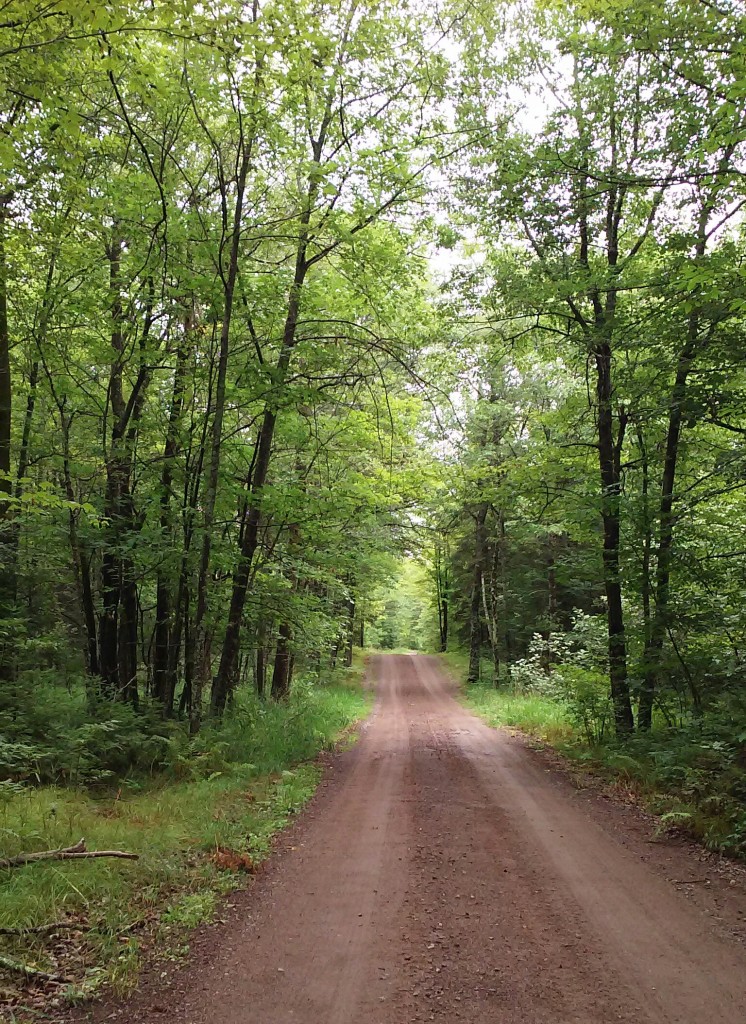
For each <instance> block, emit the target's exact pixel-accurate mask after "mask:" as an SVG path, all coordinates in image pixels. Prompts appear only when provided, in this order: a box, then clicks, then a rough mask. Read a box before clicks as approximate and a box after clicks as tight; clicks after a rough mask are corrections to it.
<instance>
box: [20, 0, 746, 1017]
mask: <svg viewBox="0 0 746 1024" xmlns="http://www.w3.org/2000/svg"><path fill="white" fill-rule="evenodd" d="M745 34H746V7H744V4H743V3H742V2H741V0H631V2H627V0H571V2H569V3H568V2H557V0H513V2H505V3H501V2H498V0H493V2H482V0H477V2H470V3H468V4H467V3H461V2H460V0H442V2H441V0H293V2H290V0H221V2H220V3H217V2H213V0H205V2H203V3H200V4H195V3H192V2H190V0H145V2H120V0H112V2H111V3H107V4H101V3H97V2H96V0H3V2H2V3H1V4H0V97H2V99H1V104H0V888H2V890H3V896H4V898H3V901H2V904H3V905H2V909H0V924H2V925H3V935H4V936H5V937H6V938H5V939H4V940H0V941H2V942H3V946H2V948H1V949H0V970H5V971H7V978H8V985H15V984H17V983H19V974H20V975H21V979H22V980H23V979H24V971H25V972H26V975H25V978H26V980H28V977H29V974H28V972H31V974H33V971H37V973H38V974H39V976H40V977H42V979H43V978H52V979H53V978H54V977H55V976H56V975H57V974H64V975H65V976H69V975H72V976H73V977H74V978H75V979H77V980H76V981H75V985H74V986H73V989H74V991H75V994H76V996H77V997H80V998H82V997H83V995H87V994H90V993H91V992H93V991H94V990H95V989H96V987H97V986H98V985H99V984H101V983H102V978H105V980H106V983H107V984H114V985H115V986H116V985H117V984H118V985H119V986H120V987H121V988H123V989H124V988H126V987H127V985H128V984H130V983H131V974H132V971H133V970H134V968H133V964H134V962H135V961H136V960H137V957H138V955H139V953H138V950H137V949H135V948H134V945H135V944H133V943H129V944H127V943H125V944H124V946H123V945H122V942H121V941H120V940H121V934H122V930H123V929H124V928H125V927H129V926H130V924H131V922H132V920H134V919H136V920H137V921H142V920H145V919H147V918H148V915H152V914H154V913H156V912H157V913H159V914H160V913H162V912H163V910H164V908H167V909H166V910H165V913H166V916H167V917H168V914H170V915H171V920H172V923H175V924H187V925H188V924H190V923H195V922H196V921H198V920H201V919H202V917H203V916H206V915H209V913H210V912H211V908H212V907H213V903H214V900H215V898H216V897H215V893H216V892H217V891H218V889H219V888H220V885H221V884H223V883H222V882H221V881H220V879H219V878H218V881H217V882H216V881H215V878H216V871H215V870H213V873H212V874H209V870H212V869H213V868H214V867H215V865H214V863H212V862H211V863H210V864H208V861H207V860H206V859H204V858H203V859H202V860H200V859H199V857H197V858H196V860H195V853H194V851H195V850H197V851H207V852H208V853H209V851H210V850H212V851H213V861H214V860H215V857H218V859H219V855H221V851H222V855H223V857H224V858H225V857H228V856H229V855H230V856H232V857H234V863H233V867H234V868H235V869H236V870H241V869H242V867H243V869H247V870H248V868H247V863H248V862H249V861H252V860H253V859H258V858H259V857H260V856H261V855H262V852H263V851H264V850H265V849H266V847H267V844H268V842H269V839H268V836H269V835H270V834H271V832H272V831H273V830H276V828H278V827H280V825H281V824H282V823H284V822H285V821H286V820H287V818H288V815H290V814H292V813H293V812H294V810H295V809H296V808H297V807H298V806H300V804H301V803H302V802H303V801H304V800H305V799H307V797H308V795H310V793H311V792H312V791H313V789H314V786H315V782H316V781H317V769H316V768H315V767H314V766H313V765H312V764H311V761H312V759H313V757H314V756H315V755H316V753H317V752H318V751H319V750H320V749H323V748H325V747H329V746H330V745H333V744H334V743H335V742H336V741H337V740H338V738H339V737H340V735H343V734H346V733H347V731H348V730H349V729H350V728H351V727H352V725H353V723H354V722H355V721H357V720H359V719H361V718H362V717H364V716H365V714H366V713H367V711H368V709H369V707H370V698H369V695H368V693H367V692H366V691H365V690H363V689H361V687H360V685H359V682H360V677H361V675H362V672H363V661H364V658H365V653H366V651H370V650H377V649H401V650H419V651H426V652H440V653H441V654H442V657H443V660H444V662H445V663H446V664H447V665H449V666H450V668H451V671H452V672H454V674H455V675H456V676H457V677H458V678H459V680H460V681H461V682H463V684H464V686H465V695H466V696H465V699H466V701H467V702H468V703H469V705H470V706H472V707H474V708H475V709H476V710H477V711H478V712H479V713H480V714H482V715H483V716H485V717H486V718H487V720H488V721H491V722H492V723H493V724H503V725H509V726H513V727H516V728H519V729H523V730H524V731H527V732H529V733H532V734H533V735H534V736H536V737H538V738H539V739H540V740H542V741H544V742H548V743H553V744H555V745H558V746H559V747H560V748H561V749H562V750H564V751H565V752H566V753H567V754H569V756H570V757H571V758H572V759H573V760H574V761H575V762H577V763H578V764H580V765H582V766H585V768H587V769H590V770H592V771H595V772H597V773H600V774H601V775H602V776H603V777H605V778H606V779H610V780H617V781H618V780H620V779H621V780H623V781H624V784H625V785H626V786H631V787H637V791H638V792H641V793H643V794H644V797H645V799H646V800H647V801H648V805H649V806H651V807H652V808H653V809H654V810H657V811H658V813H660V814H661V815H662V819H661V820H662V822H663V824H662V827H663V828H666V827H668V828H679V829H682V830H684V831H686V832H689V833H692V834H694V835H696V836H698V837H699V838H700V839H702V840H704V841H705V842H706V843H707V844H708V845H709V846H710V847H711V848H713V849H717V850H724V851H728V852H729V853H731V854H734V855H737V856H738V855H740V856H743V855H744V854H746V772H745V770H744V769H745V768H746V691H745V690H744V685H743V676H744V670H745V661H746V542H745V541H744V536H746V493H745V488H746V223H745V221H744V208H745V207H746V50H744V47H743V44H742V40H743V38H744V36H745ZM309 759H310V760H309ZM249 780H253V781H251V785H252V786H254V787H255V788H256V787H258V791H259V798H258V800H257V801H256V806H253V805H252V808H251V809H250V811H249V812H247V810H246V808H245V807H244V806H241V807H239V806H238V803H239V801H238V797H237V795H236V794H237V793H238V792H239V791H245V789H246V786H247V785H249ZM641 799H642V798H641ZM102 806H105V807H106V808H107V812H106V814H105V815H104V814H103V813H102V812H101V807H102ZM216 806H219V807H220V808H222V809H223V810H222V811H221V812H220V813H217V814H215V815H213V811H214V808H215V807H216ZM223 811H224V813H223ZM247 813H250V815H251V816H253V817H251V822H252V824H251V827H250V829H249V831H250V832H251V835H252V836H253V839H252V841H251V843H249V846H246V844H245V842H244V839H245V835H246V834H247V825H246V821H247V818H246V814H247ZM177 819H178V822H177ZM79 833H80V834H82V833H85V836H86V839H87V840H88V841H89V842H90V843H91V844H92V848H93V847H94V846H95V845H96V844H99V845H100V846H103V847H104V849H106V848H107V847H108V846H110V845H113V846H114V847H116V848H117V849H119V850H122V851H124V852H126V851H127V849H128V848H129V849H130V851H132V850H134V852H136V853H139V854H141V859H140V862H139V863H138V864H137V865H134V866H130V865H127V864H123V865H122V866H121V871H120V867H119V866H118V867H117V871H116V873H115V874H116V878H117V879H118V881H117V882H116V885H115V886H114V888H113V889H112V885H113V883H111V881H110V876H109V875H108V874H107V871H106V869H105V868H103V867H101V868H99V865H98V864H96V863H93V862H92V863H91V864H85V865H80V866H76V867H73V868H71V869H70V871H71V873H70V874H69V875H65V876H62V875H60V874H59V872H57V873H56V874H55V873H53V871H52V870H51V869H50V870H48V871H47V870H45V868H44V867H43V866H39V867H38V868H37V867H33V868H32V867H30V866H29V867H25V868H24V869H23V870H22V871H19V870H14V869H13V868H14V867H15V865H13V864H12V863H11V861H13V859H14V858H18V857H19V856H25V854H26V853H27V852H28V851H37V852H38V851H45V850H47V851H48V850H58V848H59V849H63V848H64V849H67V848H70V849H72V847H73V844H74V843H75V841H76V840H78V838H79ZM186 835H188V836H189V839H188V841H187V840H185V838H184V837H185V836H186ZM242 837H243V838H242ZM242 844H243V845H242ZM252 844H253V845H252ZM236 851H237V852H236ZM185 857H187V858H188V857H191V858H192V861H190V866H189V868H188V870H187V869H185V873H186V875H187V876H188V878H189V882H188V885H187V888H186V890H185V891H186V895H185V896H183V897H178V898H176V897H173V896H172V888H171V886H172V884H173V883H172V881H171V879H172V875H173V873H174V871H176V870H177V869H178V870H181V867H180V865H183V862H184V858H185ZM2 858H4V859H2ZM235 858H238V859H235ZM241 858H244V860H243V861H242V860H241ZM195 865H196V866H195ZM217 866H218V867H220V864H218V865H217ZM223 866H225V865H223ZM89 869H90V870H89ZM3 876H4V877H3ZM220 877H223V876H220ZM66 878H69V879H70V882H69V883H68V882H67V881H65V879H66ZM107 879H108V880H107ZM216 887H217V888H216ZM146 890H147V891H146ZM97 901H101V905H102V906H103V908H104V909H103V911H102V912H101V915H100V916H101V920H100V921H98V923H97V924H96V927H95V928H94V929H93V932H95V934H90V935H89V934H87V933H86V937H85V938H84V939H83V940H80V941H78V942H76V943H75V944H72V943H71V944H69V945H70V948H69V949H67V947H66V950H67V951H63V952H60V951H59V950H58V951H57V952H56V953H54V952H52V951H51V950H50V945H49V943H48V942H45V936H44V928H45V927H47V926H48V925H50V922H55V921H57V922H59V921H63V922H65V923H66V925H67V927H68V928H70V927H72V925H73V924H74V923H75V922H78V923H80V922H83V924H82V925H81V927H83V925H84V926H85V928H88V927H91V918H92V916H95V915H94V910H93V906H94V905H95V904H96V902H97ZM169 901H170V902H169ZM133 907H134V909H133ZM104 919H105V922H106V926H105V927H104V925H103V924H102V921H103V920H104ZM30 928H31V929H37V931H36V932H35V933H34V934H30V933H29V931H28V929H30ZM81 944H82V947H83V949H84V952H83V953H81V952H80V949H81ZM73 946H74V950H73V952H71V951H70V950H71V949H73ZM3 950H5V951H4V952H3ZM75 958H77V960H76V961H75V964H72V961H73V960H75ZM78 961H80V962H78ZM60 964H62V967H59V965H60ZM81 964H82V966H81ZM92 964H98V965H101V964H104V968H100V969H99V968H94V969H91V965H92ZM112 965H113V966H112ZM58 967H59V970H58V969H57V968H58ZM63 968H64V969H63ZM83 968H85V972H86V973H85V980H82V979H83ZM96 970H98V973H96ZM76 971H77V973H76ZM3 977H5V975H4V974H3Z"/></svg>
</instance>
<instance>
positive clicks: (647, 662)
mask: <svg viewBox="0 0 746 1024" xmlns="http://www.w3.org/2000/svg"><path fill="white" fill-rule="evenodd" d="M698 333H699V314H698V313H697V312H693V313H692V314H691V315H690V316H689V325H688V337H687V341H686V345H685V346H684V349H683V350H682V352H681V353H680V355H679V359H678V363H677V366H676V378H675V380H674V385H673V389H672V391H671V399H670V403H669V408H668V430H667V432H666V450H665V455H664V459H663V475H662V477H661V494H660V507H659V534H658V545H657V549H656V571H655V592H654V593H655V609H654V612H653V618H652V622H651V626H650V632H649V636H648V642H647V643H646V645H645V654H644V671H643V677H642V687H641V689H640V704H639V707H638V711H637V725H638V728H640V729H642V730H643V731H647V730H648V729H650V727H651V725H652V723H653V703H654V700H655V691H656V688H657V685H658V681H659V680H658V677H659V675H660V671H661V662H662V658H663V645H664V642H665V638H666V632H667V630H668V627H669V621H668V620H669V614H668V613H669V603H670V584H671V554H672V546H673V532H674V515H673V503H674V487H675V484H676V465H677V462H678V457H679V441H680V439H681V426H682V411H683V406H684V401H685V399H686V385H687V379H688V377H689V373H690V371H691V366H692V360H693V358H694V353H695V350H696V346H697V337H698Z"/></svg>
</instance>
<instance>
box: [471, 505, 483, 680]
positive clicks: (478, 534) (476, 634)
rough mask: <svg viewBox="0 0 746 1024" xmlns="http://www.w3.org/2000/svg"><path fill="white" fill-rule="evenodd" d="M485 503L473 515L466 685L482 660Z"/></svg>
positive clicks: (477, 672) (477, 673) (473, 677)
mask: <svg viewBox="0 0 746 1024" xmlns="http://www.w3.org/2000/svg"><path fill="white" fill-rule="evenodd" d="M486 521H487V502H486V501H483V502H481V503H480V504H479V506H478V507H477V510H476V512H475V515H474V575H473V579H472V585H471V606H470V613H469V674H468V676H467V680H466V681H467V682H468V683H476V682H477V681H478V680H479V676H480V663H481V658H482V616H481V607H482V577H483V575H484V561H485V555H486V548H487V529H486Z"/></svg>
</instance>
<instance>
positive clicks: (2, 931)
mask: <svg viewBox="0 0 746 1024" xmlns="http://www.w3.org/2000/svg"><path fill="white" fill-rule="evenodd" d="M90 930H91V927H90V925H87V924H75V923H73V922H72V921H54V922H53V923H52V924H37V925H33V926H29V927H28V928H0V935H48V934H49V933H50V932H61V931H75V932H89V931H90Z"/></svg>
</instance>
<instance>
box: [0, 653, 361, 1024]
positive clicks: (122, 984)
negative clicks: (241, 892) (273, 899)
mask: <svg viewBox="0 0 746 1024" xmlns="http://www.w3.org/2000/svg"><path fill="white" fill-rule="evenodd" d="M362 672H363V669H362V660H361V659H360V658H358V659H357V662H356V665H355V667H354V668H353V669H352V670H350V671H349V672H346V673H344V674H341V673H340V674H339V675H338V677H337V679H336V681H335V682H333V683H332V684H329V685H315V686H309V685H304V684H303V683H301V684H299V685H298V686H297V687H296V689H295V692H294V694H293V696H292V698H291V700H290V701H289V702H288V703H287V704H283V705H277V704H272V703H270V702H268V703H266V704H264V703H262V702H259V701H257V700H256V699H254V698H253V697H248V698H245V699H243V700H242V701H240V702H239V703H238V704H237V705H236V707H235V708H234V709H233V713H232V715H231V717H230V718H229V720H227V722H226V724H225V726H224V727H223V728H221V729H214V730H212V731H211V730H209V729H207V730H205V732H204V734H203V735H202V736H201V737H200V738H199V740H198V742H197V743H196V744H195V745H194V746H193V747H192V748H191V749H189V748H187V747H186V746H183V747H182V748H181V749H175V751H174V754H173V760H172V763H171V764H170V765H169V766H168V768H167V769H166V770H165V771H163V772H161V773H160V774H159V775H158V776H156V777H155V778H144V779H129V780H127V781H125V782H123V784H122V785H121V787H120V788H118V789H116V790H111V791H107V792H106V793H105V794H102V793H100V792H99V793H96V792H86V791H84V790H74V789H65V788H55V787H38V788H33V787H30V786H29V787H22V788H20V787H19V788H15V787H13V786H6V787H5V788H4V789H2V790H0V857H12V856H13V855H15V854H17V853H20V852H22V851H34V850H44V849H54V848H58V847H64V846H69V845H71V844H73V843H75V842H76V841H77V840H78V839H80V838H81V837H85V840H86V843H87V846H88V848H89V849H91V850H94V849H118V850H128V851H132V852H135V853H137V854H139V860H137V861H124V860H113V859H112V860H109V859H100V860H83V861H68V862H52V861H47V862H40V863H38V864H32V865H28V866H26V867H22V868H16V869H11V870H5V871H0V896H1V898H0V928H4V929H19V928H20V929H26V928H33V927H38V926H44V925H48V924H51V923H53V922H65V923H67V924H74V925H80V928H81V930H80V931H76V930H74V929H71V930H66V931H60V932H59V933H56V934H54V936H53V937H51V938H50V937H48V936H33V935H25V936H20V937H14V936H5V935H4V936H2V937H0V942H1V943H2V944H1V945H0V953H2V954H3V955H5V956H7V957H10V958H11V959H13V960H17V961H20V962H23V963H25V964H27V965H31V966H34V967H37V968H40V969H42V970H45V971H49V972H51V973H60V974H64V975H65V976H66V977H70V978H71V979H73V983H72V984H71V985H70V986H68V988H67V989H66V990H64V992H63V993H62V998H63V999H64V1000H79V999H84V998H89V997H90V996H91V995H93V994H94V993H95V992H96V991H97V990H99V989H100V988H101V987H102V986H110V987H113V988H114V990H115V991H117V992H120V993H121V992H124V991H126V990H127V989H129V988H130V987H131V986H132V985H133V984H134V983H135V982H136V979H137V972H138V966H139V964H140V962H141V959H142V954H143V952H144V951H145V950H146V949H147V948H148V947H149V946H152V945H156V944H157V946H158V949H159V951H163V950H165V951H167V955H171V956H177V955H180V954H181V953H183V952H184V942H185V939H184V934H185V932H184V930H185V928H190V927H194V926H195V925H197V924H199V923H201V922H202V921H205V920H209V919H210V917H211V916H212V915H213V913H214V910H215V907H216V900H217V897H218V895H219V894H220V893H223V892H226V891H228V890H230V889H232V888H235V887H237V886H240V885H241V884H243V882H244V881H245V880H246V878H247V877H248V876H247V874H246V873H245V872H246V871H247V870H251V868H252V866H253V865H254V864H256V863H258V862H259V861H261V859H262V858H263V857H265V856H266V855H267V853H268V852H269V849H270V846H271V841H272V837H273V836H274V835H275V834H276V833H277V831H278V830H279V829H281V828H282V827H283V826H284V825H286V824H287V822H288V820H289V818H290V817H291V816H292V815H293V814H294V813H295V812H296V811H297V810H299V809H300V808H301V807H302V806H303V805H304V804H305V803H306V801H307V800H308V799H309V798H310V797H311V795H312V794H313V792H314V790H315V789H316V786H317V784H318V781H319V778H320V774H321V773H320V769H319V768H318V766H317V765H316V764H314V763H312V761H311V759H313V758H314V757H315V756H316V755H317V754H318V753H319V752H320V751H321V750H323V749H325V748H327V749H328V748H331V747H333V746H334V745H335V744H336V743H337V742H339V741H340V740H341V739H342V738H343V737H344V735H345V734H346V733H347V732H348V731H349V729H350V727H351V726H352V725H353V724H354V723H355V722H357V721H359V720H360V719H361V718H362V717H364V715H365V714H366V713H367V711H368V710H369V707H370V697H369V695H367V694H365V693H364V692H363V690H362V688H361V686H360V679H361V676H362ZM309 762H310V763H309ZM21 989H22V986H20V985H19V979H18V977H17V976H15V975H14V974H13V972H5V973H3V974H2V975H0V1005H7V1006H8V1007H12V1006H15V1007H16V1010H15V1011H13V1012H17V1013H20V1010H21V1006H22V1005H23V1003H24V1001H25V1002H28V1000H29V998H30V997H29V991H28V988H27V989H26V991H25V993H24V994H23V995H21ZM31 1001H32V1003H33V999H32V1000H31ZM9 1019H13V1018H12V1017H11V1018H9ZM16 1019H21V1018H20V1017H18V1018H16Z"/></svg>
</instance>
